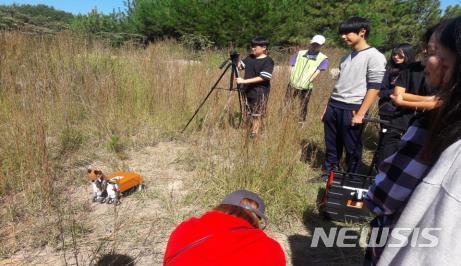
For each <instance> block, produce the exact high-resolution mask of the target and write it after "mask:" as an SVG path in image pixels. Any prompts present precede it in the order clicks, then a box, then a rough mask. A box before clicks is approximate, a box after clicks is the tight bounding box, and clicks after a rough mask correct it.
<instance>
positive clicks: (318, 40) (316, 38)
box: [311, 35, 325, 45]
mask: <svg viewBox="0 0 461 266" xmlns="http://www.w3.org/2000/svg"><path fill="white" fill-rule="evenodd" d="M311 43H318V44H320V45H323V44H324V43H325V37H323V35H315V36H314V37H312V39H311Z"/></svg>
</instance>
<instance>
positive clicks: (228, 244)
mask: <svg viewBox="0 0 461 266" xmlns="http://www.w3.org/2000/svg"><path fill="white" fill-rule="evenodd" d="M262 222H264V226H263V225H262ZM266 225H267V218H266V215H265V204H264V201H263V200H262V199H261V198H260V197H259V196H258V195H256V194H255V193H253V192H250V191H247V190H238V191H234V192H232V193H231V194H229V195H228V196H227V197H226V198H224V200H223V201H222V202H221V204H220V205H218V206H217V207H215V208H214V209H213V210H211V211H210V212H207V213H205V214H204V215H203V216H202V217H200V218H191V219H189V220H187V221H185V222H183V223H181V224H180V225H179V226H178V227H177V228H176V229H175V230H174V231H173V233H171V236H170V239H169V240H168V245H167V247H166V251H165V257H164V260H163V265H165V266H178V265H203V266H206V265H223V266H224V265H255V266H256V265H261V266H263V265H264V266H285V265H286V261H285V254H284V252H283V250H282V248H281V247H280V244H279V243H277V242H276V241H275V240H273V239H271V238H270V237H268V236H267V235H266V234H265V233H264V231H263V230H262V229H264V227H265V226H266Z"/></svg>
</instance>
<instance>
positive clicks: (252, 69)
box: [241, 55, 274, 90]
mask: <svg viewBox="0 0 461 266" xmlns="http://www.w3.org/2000/svg"><path fill="white" fill-rule="evenodd" d="M241 65H242V67H243V68H245V76H244V79H251V78H255V77H261V78H262V79H264V81H263V82H260V83H252V84H245V85H246V87H245V88H246V89H251V88H255V87H263V88H264V89H267V90H269V89H270V86H271V83H270V80H271V79H272V72H273V71H274V61H273V60H272V58H270V57H269V56H266V57H264V58H256V57H254V55H249V56H247V57H246V58H245V59H243V60H242V64H241Z"/></svg>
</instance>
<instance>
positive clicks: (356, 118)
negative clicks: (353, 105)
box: [352, 88, 379, 126]
mask: <svg viewBox="0 0 461 266" xmlns="http://www.w3.org/2000/svg"><path fill="white" fill-rule="evenodd" d="M378 94H379V89H377V88H371V89H368V90H367V94H366V95H365V98H364V99H363V102H362V105H361V106H360V109H359V110H358V111H357V112H355V111H353V112H352V113H353V117H352V126H355V125H358V124H362V123H363V118H364V117H365V114H366V113H367V112H368V109H370V107H371V106H372V105H373V103H374V102H375V101H376V99H377V98H378Z"/></svg>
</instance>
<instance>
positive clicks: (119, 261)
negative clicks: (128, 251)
mask: <svg viewBox="0 0 461 266" xmlns="http://www.w3.org/2000/svg"><path fill="white" fill-rule="evenodd" d="M119 265H120V266H134V265H135V263H134V259H133V258H131V257H130V256H127V255H122V254H106V255H104V256H102V257H101V258H100V259H99V260H98V262H97V263H96V266H119Z"/></svg>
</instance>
